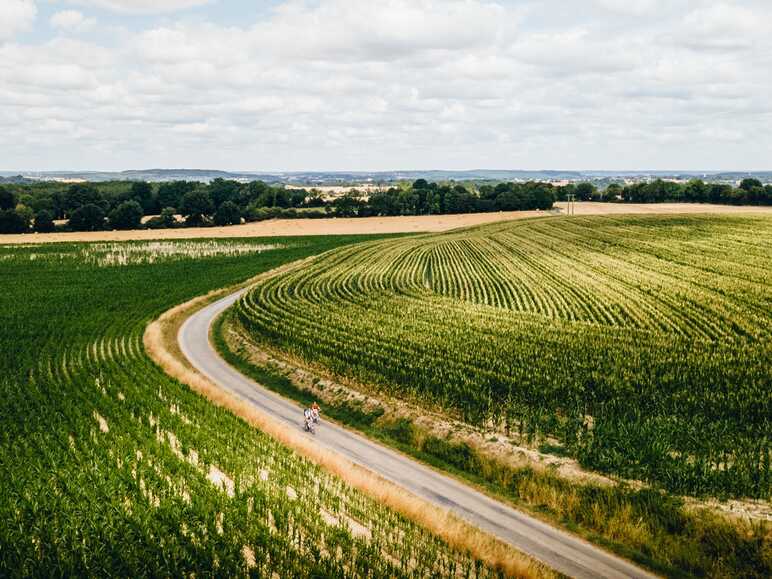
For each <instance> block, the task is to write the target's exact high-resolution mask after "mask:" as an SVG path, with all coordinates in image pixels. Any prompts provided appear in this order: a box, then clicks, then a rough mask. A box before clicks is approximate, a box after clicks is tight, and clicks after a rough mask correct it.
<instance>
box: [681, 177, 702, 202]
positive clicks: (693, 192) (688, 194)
mask: <svg viewBox="0 0 772 579" xmlns="http://www.w3.org/2000/svg"><path fill="white" fill-rule="evenodd" d="M683 197H684V200H686V201H693V202H696V203H703V202H705V201H707V199H708V188H707V187H706V186H705V182H704V181H703V180H702V179H691V180H690V181H689V182H688V183H687V184H686V185H685V186H684V190H683Z"/></svg>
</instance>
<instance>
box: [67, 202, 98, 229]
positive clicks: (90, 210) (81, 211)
mask: <svg viewBox="0 0 772 579" xmlns="http://www.w3.org/2000/svg"><path fill="white" fill-rule="evenodd" d="M69 225H70V228H71V229H73V230H74V231H97V230H99V229H103V228H104V225H105V212H104V211H103V210H102V208H101V207H100V206H98V205H94V204H93V203H89V204H87V205H82V206H80V207H78V208H77V209H76V210H75V211H73V213H72V216H71V217H70V221H69Z"/></svg>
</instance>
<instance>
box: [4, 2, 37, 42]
mask: <svg viewBox="0 0 772 579" xmlns="http://www.w3.org/2000/svg"><path fill="white" fill-rule="evenodd" d="M36 15H37V7H36V6H35V2H34V0H2V2H0V41H2V40H3V39H8V38H12V37H13V36H14V35H15V34H16V33H17V32H20V31H22V30H26V29H27V28H29V26H30V25H31V24H32V22H33V21H34V20H35V16H36Z"/></svg>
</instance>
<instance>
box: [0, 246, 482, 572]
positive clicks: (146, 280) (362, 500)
mask: <svg viewBox="0 0 772 579" xmlns="http://www.w3.org/2000/svg"><path fill="white" fill-rule="evenodd" d="M360 240H361V239H360V238H354V237H338V238H333V237H329V238H316V239H311V238H294V239H291V240H288V239H273V240H270V241H268V242H266V241H261V242H257V241H250V240H231V241H201V242H198V241H196V242H193V241H190V242H158V243H155V242H153V243H128V244H52V245H46V246H43V245H40V246H2V247H0V284H1V286H2V289H3V291H2V292H0V324H1V325H2V328H3V330H2V332H0V348H1V349H2V356H1V357H0V377H2V378H0V422H1V423H2V429H0V465H1V467H2V472H3V475H2V477H0V518H1V519H2V521H3V524H2V525H0V576H3V577H13V576H49V577H57V576H59V577H73V576H105V575H109V576H115V575H118V576H131V577H139V576H189V575H191V574H195V575H196V576H234V575H242V576H243V575H247V574H251V575H254V576H271V574H272V573H273V572H274V571H277V572H279V573H280V574H281V576H293V577H311V576H313V577H359V576H371V577H375V576H378V577H380V576H415V577H425V576H460V577H491V576H496V573H495V572H494V571H492V570H490V569H488V568H486V567H484V566H483V565H481V564H480V562H479V561H475V560H474V559H472V558H471V557H470V556H468V555H467V554H465V553H462V552H458V551H454V550H453V549H451V548H450V547H448V545H447V544H445V543H443V542H442V541H440V540H439V539H437V538H436V537H434V536H433V535H431V534H429V533H427V532H425V531H424V530H422V529H421V528H419V527H417V526H416V525H415V524H412V523H411V522H409V521H407V520H406V519H404V518H403V517H401V516H399V515H397V514H395V513H394V512H393V511H390V510H389V509H387V508H385V507H383V506H381V505H379V504H377V503H375V502H374V501H372V500H370V499H368V498H366V497H365V496H364V495H362V494H360V493H358V492H355V491H354V490H352V489H351V488H350V487H348V486H346V485H345V484H344V483H343V482H341V481H340V480H339V479H337V478H335V477H333V476H331V475H329V474H327V473H326V472H324V471H322V470H321V469H320V468H318V467H316V466H314V465H312V464H311V463H309V462H308V461H307V460H305V459H301V458H300V457H298V456H297V455H296V454H294V453H293V452H291V451H289V450H287V449H286V448H284V447H283V446H281V445H280V444H278V443H277V442H275V441H273V440H272V439H270V438H268V437H267V436H265V435H263V434H261V433H260V432H258V431H256V430H255V429H253V428H251V427H249V426H248V425H247V424H246V423H244V422H243V421H241V420H239V419H237V418H235V417H234V416H232V415H231V414H229V413H228V412H227V411H225V410H222V409H220V408H217V407H215V406H214V405H212V404H211V403H209V402H208V401H207V400H205V399H203V398H201V397H199V396H198V395H196V394H194V393H193V392H191V391H190V390H189V389H188V388H187V387H185V386H183V385H181V384H179V383H178V382H176V381H174V380H172V379H170V378H168V377H167V376H166V375H165V374H164V373H163V372H162V371H161V370H160V369H159V368H158V367H156V366H155V365H154V364H153V363H152V362H151V361H150V360H149V358H148V357H147V355H146V354H145V353H144V350H143V346H142V334H143V331H144V328H145V325H146V324H147V322H148V321H149V320H151V319H153V318H155V317H157V316H158V315H159V314H160V313H162V312H163V311H165V310H166V309H168V308H170V307H172V306H174V305H176V304H178V303H181V302H184V301H186V300H188V299H191V298H193V297H195V296H197V295H201V294H204V293H206V292H207V291H210V290H212V289H217V288H220V287H223V286H227V285H230V284H233V283H236V282H240V281H243V280H245V279H247V278H249V277H251V276H253V275H255V274H257V273H259V272H261V271H266V270H268V269H271V268H273V267H276V266H278V265H281V264H282V263H286V262H288V261H292V260H295V259H300V258H303V257H306V256H308V255H312V254H314V253H318V252H322V251H325V250H330V249H332V248H335V247H338V246H341V245H343V244H349V243H351V242H354V241H360Z"/></svg>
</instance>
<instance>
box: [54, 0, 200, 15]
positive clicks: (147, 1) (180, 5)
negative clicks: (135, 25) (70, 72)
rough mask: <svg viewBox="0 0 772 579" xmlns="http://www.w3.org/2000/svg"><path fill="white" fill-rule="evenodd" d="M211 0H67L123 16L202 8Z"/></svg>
mask: <svg viewBox="0 0 772 579" xmlns="http://www.w3.org/2000/svg"><path fill="white" fill-rule="evenodd" d="M211 1H212V0H69V2H70V3H71V4H77V5H80V6H92V7H95V8H103V9H105V10H112V11H114V12H122V13H125V14H164V13H169V12H176V11H178V10H185V9H187V8H194V7H196V6H203V5H204V4H209V3H210V2H211Z"/></svg>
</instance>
